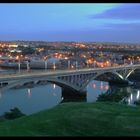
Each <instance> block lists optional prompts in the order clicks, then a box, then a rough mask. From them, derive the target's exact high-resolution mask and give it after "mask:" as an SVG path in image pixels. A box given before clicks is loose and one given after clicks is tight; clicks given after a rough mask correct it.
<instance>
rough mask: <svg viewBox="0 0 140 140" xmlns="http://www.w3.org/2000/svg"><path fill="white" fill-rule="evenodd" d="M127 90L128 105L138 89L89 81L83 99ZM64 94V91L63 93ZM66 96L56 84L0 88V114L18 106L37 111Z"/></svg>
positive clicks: (138, 94)
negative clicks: (5, 89)
mask: <svg viewBox="0 0 140 140" xmlns="http://www.w3.org/2000/svg"><path fill="white" fill-rule="evenodd" d="M123 90H124V91H127V92H129V93H130V96H129V97H128V98H126V101H127V102H128V104H129V105H133V103H134V101H135V100H140V89H133V88H131V87H125V88H124V87H123V88H118V87H113V88H112V87H110V86H109V84H108V82H103V81H96V80H93V81H91V82H90V83H89V84H88V85H87V87H86V91H87V93H86V96H85V98H86V99H85V100H86V101H87V102H95V101H96V100H97V97H98V96H99V94H102V93H106V92H108V93H110V94H111V93H112V92H115V91H121V92H122V91H123ZM65 94H66V93H65ZM65 98H66V96H65V97H64V96H63V97H62V89H61V87H59V86H57V85H56V84H47V85H42V86H37V87H33V88H22V89H9V90H7V91H1V90H0V115H2V114H3V113H4V112H6V111H9V110H10V109H11V108H14V107H18V108H19V109H20V110H21V111H22V112H23V113H25V114H27V115H28V114H32V113H36V112H38V111H41V110H44V109H49V108H52V107H54V106H56V105H58V104H59V103H60V102H61V101H62V100H64V99H65Z"/></svg>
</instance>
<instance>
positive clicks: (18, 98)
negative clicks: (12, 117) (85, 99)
mask: <svg viewBox="0 0 140 140" xmlns="http://www.w3.org/2000/svg"><path fill="white" fill-rule="evenodd" d="M53 87H55V88H53ZM61 92H62V91H61V88H60V87H58V86H56V85H55V86H54V85H53V84H47V85H42V86H37V87H33V88H29V87H28V88H22V89H9V90H7V91H4V93H2V94H0V96H1V95H2V98H1V99H0V115H2V114H3V113H4V112H6V111H9V110H10V109H11V108H14V107H18V108H19V109H20V110H21V111H22V112H23V113H25V114H27V115H28V114H32V113H36V112H38V111H41V110H44V109H49V108H52V107H54V106H56V105H58V104H59V103H60V102H61ZM54 95H55V96H54ZM27 97H28V98H27ZM28 99H30V100H28Z"/></svg>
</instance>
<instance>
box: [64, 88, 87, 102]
mask: <svg viewBox="0 0 140 140" xmlns="http://www.w3.org/2000/svg"><path fill="white" fill-rule="evenodd" d="M62 97H63V100H62V102H61V103H63V102H86V91H76V90H75V91H74V90H69V89H68V88H62Z"/></svg>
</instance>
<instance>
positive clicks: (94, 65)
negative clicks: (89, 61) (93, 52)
mask: <svg viewBox="0 0 140 140" xmlns="http://www.w3.org/2000/svg"><path fill="white" fill-rule="evenodd" d="M95 64H96V60H94V68H95Z"/></svg>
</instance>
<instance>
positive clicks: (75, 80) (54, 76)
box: [0, 64, 140, 92]
mask: <svg viewBox="0 0 140 140" xmlns="http://www.w3.org/2000/svg"><path fill="white" fill-rule="evenodd" d="M135 69H140V64H136V65H122V66H115V67H105V68H83V69H75V70H52V71H43V72H42V71H40V72H39V71H38V72H30V73H29V72H26V73H17V74H5V75H0V87H1V89H3V90H5V89H8V88H12V87H14V86H16V85H23V84H25V83H29V82H33V83H35V84H36V83H38V82H39V81H48V82H51V83H55V84H56V85H58V86H60V87H65V88H67V89H70V90H73V91H76V92H77V91H78V92H84V91H85V88H86V86H87V85H88V83H89V82H90V81H91V80H94V79H96V78H97V77H99V76H101V75H103V74H105V73H109V74H113V75H114V76H117V77H118V78H119V79H121V80H125V81H126V80H127V79H128V77H129V76H130V75H131V74H132V73H133V72H134V70H135Z"/></svg>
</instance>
